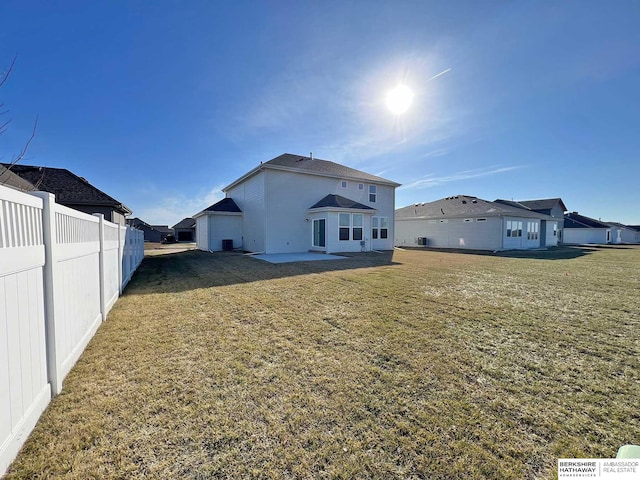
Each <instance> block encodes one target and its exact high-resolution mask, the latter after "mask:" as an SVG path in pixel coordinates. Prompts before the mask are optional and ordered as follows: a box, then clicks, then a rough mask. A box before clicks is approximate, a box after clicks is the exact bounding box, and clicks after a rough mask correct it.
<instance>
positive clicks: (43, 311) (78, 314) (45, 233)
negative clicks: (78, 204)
mask: <svg viewBox="0 0 640 480" xmlns="http://www.w3.org/2000/svg"><path fill="white" fill-rule="evenodd" d="M143 256H144V246H143V232H142V231H140V230H136V229H133V228H131V227H124V226H120V225H116V224H113V223H111V222H107V221H105V220H104V218H103V216H102V215H99V214H96V215H87V214H84V213H81V212H78V211H76V210H73V209H70V208H67V207H65V206H62V205H59V204H57V203H56V202H55V196H54V195H52V194H50V193H45V192H35V193H33V194H26V193H22V192H18V191H15V190H12V189H9V188H7V187H4V186H1V185H0V476H2V474H3V473H4V472H5V471H6V469H7V468H8V466H9V464H10V463H11V461H12V460H13V459H14V458H15V456H16V455H17V453H18V451H19V450H20V448H21V446H22V444H23V443H24V441H25V440H26V438H27V437H28V435H29V433H30V432H31V430H32V429H33V428H34V426H35V424H36V422H37V421H38V418H39V417H40V415H41V414H42V412H43V411H44V409H45V408H46V406H47V405H48V403H49V401H50V400H51V397H52V396H54V395H57V394H58V393H60V391H61V390H62V381H63V380H64V378H65V376H66V375H67V374H68V373H69V371H70V370H71V368H72V367H73V365H74V364H75V363H76V361H77V360H78V358H79V357H80V355H81V354H82V351H83V350H84V349H85V347H86V345H87V344H88V343H89V340H91V338H92V337H93V335H94V334H95V332H96V330H97V329H98V327H99V326H100V323H101V322H102V321H104V320H105V319H106V316H107V313H108V312H109V310H110V309H111V307H112V306H113V305H114V303H115V302H116V300H117V299H118V296H119V295H120V294H121V293H122V290H123V289H124V287H125V286H126V285H127V283H128V282H129V281H130V280H131V277H132V275H133V273H134V272H135V270H136V268H137V267H138V265H139V264H140V262H141V261H142V257H143Z"/></svg>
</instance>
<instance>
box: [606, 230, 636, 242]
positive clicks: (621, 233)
mask: <svg viewBox="0 0 640 480" xmlns="http://www.w3.org/2000/svg"><path fill="white" fill-rule="evenodd" d="M639 240H640V232H637V231H635V230H633V229H631V228H624V227H615V226H614V227H611V241H612V242H613V243H639Z"/></svg>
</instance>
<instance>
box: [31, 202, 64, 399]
mask: <svg viewBox="0 0 640 480" xmlns="http://www.w3.org/2000/svg"><path fill="white" fill-rule="evenodd" d="M33 195H35V196H36V197H40V198H41V199H42V236H43V239H44V259H45V262H44V268H43V272H44V315H45V316H44V319H45V320H44V332H45V345H46V349H47V377H48V379H49V383H50V384H51V395H52V396H55V395H58V394H59V393H60V391H61V390H62V380H61V378H60V375H59V372H58V358H57V354H56V343H57V342H56V305H55V285H56V246H57V237H56V217H55V211H54V207H53V206H54V205H55V202H56V196H55V195H53V194H52V193H48V192H33Z"/></svg>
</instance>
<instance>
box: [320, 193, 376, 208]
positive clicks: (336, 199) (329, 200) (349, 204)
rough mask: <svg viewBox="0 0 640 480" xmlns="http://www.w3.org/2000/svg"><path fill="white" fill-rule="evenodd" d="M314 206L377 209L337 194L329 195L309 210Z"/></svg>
mask: <svg viewBox="0 0 640 480" xmlns="http://www.w3.org/2000/svg"><path fill="white" fill-rule="evenodd" d="M312 208H350V209H354V210H375V208H371V207H368V206H367V205H363V204H362V203H358V202H356V201H354V200H351V199H349V198H345V197H342V196H340V195H335V194H330V195H327V196H326V197H324V198H323V199H322V200H320V201H319V202H317V203H315V204H314V205H312V206H311V207H309V210H311V209H312Z"/></svg>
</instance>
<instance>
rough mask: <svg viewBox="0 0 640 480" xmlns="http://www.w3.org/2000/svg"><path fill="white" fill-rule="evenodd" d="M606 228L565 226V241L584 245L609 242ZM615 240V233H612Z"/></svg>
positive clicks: (570, 243)
mask: <svg viewBox="0 0 640 480" xmlns="http://www.w3.org/2000/svg"><path fill="white" fill-rule="evenodd" d="M607 231H611V229H606V228H565V229H564V233H563V235H564V238H563V242H562V243H565V244H569V245H583V244H587V243H597V244H605V243H607ZM611 240H612V241H613V233H612V234H611Z"/></svg>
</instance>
